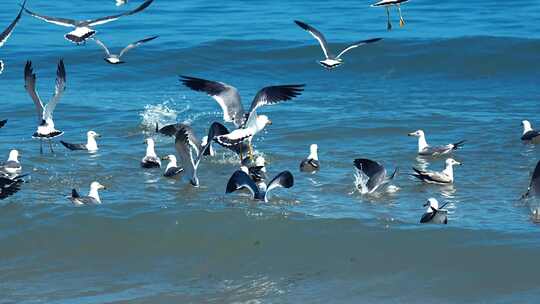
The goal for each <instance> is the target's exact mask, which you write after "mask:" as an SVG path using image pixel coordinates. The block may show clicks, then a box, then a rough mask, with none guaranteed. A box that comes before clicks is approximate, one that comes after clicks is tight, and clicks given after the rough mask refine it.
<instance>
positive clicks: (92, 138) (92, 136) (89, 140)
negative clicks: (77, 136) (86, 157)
mask: <svg viewBox="0 0 540 304" xmlns="http://www.w3.org/2000/svg"><path fill="white" fill-rule="evenodd" d="M99 137H101V135H99V134H98V133H96V132H94V131H88V132H86V144H72V143H68V142H65V141H63V140H61V141H60V143H61V144H62V145H64V147H66V148H68V149H69V150H71V151H77V150H84V151H89V152H96V151H97V150H98V145H97V142H96V138H99Z"/></svg>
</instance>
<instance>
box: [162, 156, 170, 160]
mask: <svg viewBox="0 0 540 304" xmlns="http://www.w3.org/2000/svg"><path fill="white" fill-rule="evenodd" d="M168 159H169V157H168V156H163V157H162V158H161V160H168Z"/></svg>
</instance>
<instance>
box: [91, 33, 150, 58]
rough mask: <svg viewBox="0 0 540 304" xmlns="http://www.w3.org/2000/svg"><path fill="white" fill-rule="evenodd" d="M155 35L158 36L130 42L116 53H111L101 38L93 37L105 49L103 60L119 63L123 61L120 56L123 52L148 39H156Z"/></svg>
mask: <svg viewBox="0 0 540 304" xmlns="http://www.w3.org/2000/svg"><path fill="white" fill-rule="evenodd" d="M157 37H159V36H152V37H148V38H144V39H141V40H139V41H137V42H133V43H131V44H129V45H128V46H126V47H125V48H124V49H122V51H120V54H118V55H116V54H111V52H110V51H109V49H108V48H107V46H106V45H105V44H104V43H103V42H101V40H99V39H97V38H94V41H95V42H96V43H97V44H98V45H99V46H101V47H102V48H103V50H105V53H106V54H107V56H106V57H105V58H103V59H104V60H105V61H107V62H108V63H110V64H120V63H124V62H125V61H122V56H124V54H126V53H127V52H128V51H129V50H131V49H134V48H136V47H138V46H140V45H141V44H144V43H146V42H148V41H152V40H154V39H156V38H157Z"/></svg>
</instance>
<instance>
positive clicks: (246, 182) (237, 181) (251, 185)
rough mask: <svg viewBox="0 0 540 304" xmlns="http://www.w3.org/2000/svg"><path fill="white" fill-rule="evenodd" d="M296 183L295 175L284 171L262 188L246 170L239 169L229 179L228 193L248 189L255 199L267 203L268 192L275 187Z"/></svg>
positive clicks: (284, 186) (226, 191) (289, 185)
mask: <svg viewBox="0 0 540 304" xmlns="http://www.w3.org/2000/svg"><path fill="white" fill-rule="evenodd" d="M293 185H294V177H293V175H292V173H291V172H289V171H283V172H281V173H279V174H278V175H277V176H276V177H274V179H272V181H270V183H269V184H268V185H267V186H266V189H260V188H259V187H258V186H257V184H256V183H255V181H253V179H251V177H250V176H249V175H248V174H247V173H246V172H244V171H242V170H238V171H236V172H234V174H233V175H232V176H231V178H230V179H229V182H228V183H227V188H226V190H225V193H226V194H229V193H232V192H235V191H237V190H240V189H248V190H249V191H250V192H251V194H252V198H253V199H254V200H261V201H264V202H265V203H266V202H268V194H269V193H270V191H272V190H273V189H275V188H278V187H282V188H291V187H292V186H293Z"/></svg>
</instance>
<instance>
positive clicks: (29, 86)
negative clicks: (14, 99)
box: [24, 59, 66, 154]
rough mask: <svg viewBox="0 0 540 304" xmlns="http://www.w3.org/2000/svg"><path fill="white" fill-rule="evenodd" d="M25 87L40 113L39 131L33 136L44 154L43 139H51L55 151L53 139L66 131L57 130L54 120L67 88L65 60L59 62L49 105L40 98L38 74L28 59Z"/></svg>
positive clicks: (25, 70)
mask: <svg viewBox="0 0 540 304" xmlns="http://www.w3.org/2000/svg"><path fill="white" fill-rule="evenodd" d="M24 83H25V84H24V87H25V88H26V91H27V92H28V94H29V95H30V97H31V98H32V100H33V101H34V104H35V106H36V111H37V115H38V123H39V125H38V127H37V131H36V132H35V133H34V135H33V136H32V137H33V138H37V139H39V140H40V146H39V151H40V153H42V154H43V140H48V141H49V147H50V148H51V152H52V153H54V151H53V148H52V143H51V139H53V138H55V137H58V136H61V135H62V134H64V132H62V131H60V130H56V129H55V128H54V122H53V112H54V109H55V108H56V105H57V104H58V101H59V100H60V98H61V97H62V94H63V93H64V90H65V89H66V68H65V67H64V60H62V59H61V60H60V62H58V69H57V71H56V85H55V87H54V95H53V97H52V99H51V100H50V101H49V103H48V104H47V105H45V106H44V105H43V102H42V101H41V98H39V95H38V93H37V92H36V74H34V72H33V70H32V62H31V61H27V62H26V66H25V68H24Z"/></svg>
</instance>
